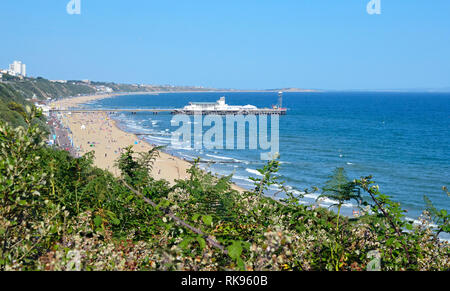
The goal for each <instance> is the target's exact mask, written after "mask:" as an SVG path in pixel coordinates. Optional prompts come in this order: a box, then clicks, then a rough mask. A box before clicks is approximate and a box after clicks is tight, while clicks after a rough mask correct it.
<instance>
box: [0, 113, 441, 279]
mask: <svg viewBox="0 0 450 291" xmlns="http://www.w3.org/2000/svg"><path fill="white" fill-rule="evenodd" d="M39 114H40V113H39V111H37V110H36V109H30V108H29V109H27V111H26V118H25V120H26V123H27V125H26V126H25V127H17V128H13V127H11V126H10V125H8V124H5V123H0V174H1V176H0V203H1V206H0V269H1V270H212V271H214V270H292V271H299V270H332V271H344V270H358V271H359V270H366V269H367V268H368V266H370V265H371V261H372V257H371V255H370V254H371V252H373V251H377V252H379V253H380V255H381V269H382V270H449V267H450V261H449V256H448V253H449V245H448V243H447V242H444V241H441V240H439V239H438V237H437V236H438V234H439V233H440V232H445V231H448V215H447V213H446V212H445V210H444V211H441V210H437V209H436V208H434V206H432V204H431V201H428V202H429V203H428V211H427V212H425V213H424V215H423V216H422V217H421V219H422V224H419V225H415V224H412V223H410V222H408V221H406V220H405V218H404V215H403V210H402V209H401V208H400V206H399V204H398V203H396V202H394V201H392V200H391V199H390V197H388V196H387V195H384V194H382V193H381V192H380V190H379V187H378V186H376V185H375V184H374V182H373V180H372V177H363V178H360V179H356V180H353V181H350V180H349V179H348V178H347V177H346V175H345V172H344V171H343V170H342V169H337V170H336V171H335V173H334V174H333V175H332V176H331V178H330V181H328V182H327V184H326V185H325V186H324V187H323V189H322V190H323V191H322V195H323V196H326V197H329V198H332V199H334V200H335V201H337V207H338V211H337V213H334V212H332V211H329V210H328V209H324V208H316V207H314V206H309V205H305V204H303V203H302V202H301V198H302V195H297V194H294V193H292V192H290V190H289V189H288V188H287V187H284V184H283V182H282V181H279V176H277V175H274V174H275V173H276V172H277V171H278V169H279V166H280V163H279V162H278V161H277V160H274V161H270V162H269V163H268V164H267V165H266V166H265V167H264V168H263V169H261V170H260V173H261V175H262V177H261V178H259V179H254V184H255V189H254V190H253V191H245V192H243V193H241V192H238V191H236V190H234V189H233V187H232V183H231V176H228V177H219V176H216V175H214V174H212V173H210V172H206V171H204V170H201V169H199V167H198V161H196V162H195V163H194V164H193V165H192V167H191V169H190V170H189V172H188V174H189V178H188V179H186V180H178V181H176V183H175V185H172V186H171V185H169V183H168V182H167V181H162V180H156V179H154V178H153V177H152V176H151V175H150V169H151V167H152V165H153V163H154V161H155V158H156V157H157V155H158V150H160V149H159V148H157V149H154V150H152V151H150V152H147V153H141V154H137V153H135V152H134V151H133V149H132V147H129V148H127V149H125V151H124V152H123V153H122V155H121V157H120V158H119V159H118V161H117V167H118V168H119V169H120V170H121V173H122V175H121V177H119V178H118V177H114V176H113V175H112V174H111V173H110V172H108V171H104V170H101V169H98V168H96V167H94V166H93V154H92V153H89V154H86V155H85V156H83V157H80V158H73V157H71V156H70V155H69V154H68V153H67V152H65V151H60V150H58V149H55V148H51V147H48V146H46V145H45V142H44V141H45V137H44V135H45V134H44V133H43V131H42V130H40V129H39V127H38V125H37V124H35V123H33V120H34V119H35V118H37V117H38V116H39ZM274 184H278V185H280V191H281V192H283V194H284V195H283V196H282V197H283V198H281V199H279V200H276V199H274V198H270V197H268V196H266V195H265V194H267V193H266V191H267V190H268V188H269V186H270V185H274ZM350 199H354V200H357V201H358V202H361V201H362V202H364V203H365V205H361V210H362V211H363V213H362V215H361V216H360V217H358V218H348V217H344V216H342V215H340V208H341V207H342V205H343V204H344V202H346V201H348V200H350ZM363 206H366V207H365V208H363ZM431 222H434V223H435V224H436V225H437V227H435V228H433V227H430V225H431Z"/></svg>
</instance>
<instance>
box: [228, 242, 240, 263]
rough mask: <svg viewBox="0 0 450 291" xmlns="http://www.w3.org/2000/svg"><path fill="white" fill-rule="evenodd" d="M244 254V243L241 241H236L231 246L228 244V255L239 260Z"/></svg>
mask: <svg viewBox="0 0 450 291" xmlns="http://www.w3.org/2000/svg"><path fill="white" fill-rule="evenodd" d="M241 254H242V244H241V242H240V241H234V242H233V243H232V244H231V245H230V246H228V255H229V256H230V257H231V258H232V259H234V260H237V259H238V258H239V257H240V256H241Z"/></svg>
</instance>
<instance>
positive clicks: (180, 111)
mask: <svg viewBox="0 0 450 291" xmlns="http://www.w3.org/2000/svg"><path fill="white" fill-rule="evenodd" d="M58 112H63V113H69V112H70V113H118V112H130V113H134V114H136V113H138V112H150V113H153V114H158V113H164V112H165V113H171V114H185V115H286V109H270V108H262V109H252V110H226V111H223V110H204V111H197V110H185V109H116V108H115V109H51V110H50V113H58Z"/></svg>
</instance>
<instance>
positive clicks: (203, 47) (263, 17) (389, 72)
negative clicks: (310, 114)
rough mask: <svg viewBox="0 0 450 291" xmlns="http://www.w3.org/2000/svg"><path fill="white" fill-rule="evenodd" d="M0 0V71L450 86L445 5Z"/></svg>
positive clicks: (237, 83)
mask: <svg viewBox="0 0 450 291" xmlns="http://www.w3.org/2000/svg"><path fill="white" fill-rule="evenodd" d="M80 1H81V14H79V15H78V14H73V15H71V14H68V13H67V10H66V5H67V4H68V3H69V2H70V1H69V0H41V1H30V0H2V1H0V19H1V20H2V29H1V33H0V68H7V67H8V64H10V63H12V62H13V61H14V60H21V61H23V62H24V63H26V64H27V71H28V74H29V75H31V76H34V77H37V76H42V77H45V78H48V79H57V80H61V79H64V80H66V79H68V80H73V79H77V80H79V79H89V80H95V81H113V82H122V83H145V84H172V85H193V86H205V87H214V88H236V89H271V88H287V87H296V88H307V89H325V90H353V89H355V90H390V89H412V90H416V89H443V88H446V89H449V90H450V17H449V15H450V1H449V0H432V1H430V0H380V1H381V14H379V15H377V14H375V15H370V14H368V13H367V9H366V6H367V4H368V3H369V1H370V0H226V1H225V0H223V1H219V0H142V1H140V0H129V1H123V0H122V1H120V0H80Z"/></svg>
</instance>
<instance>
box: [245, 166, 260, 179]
mask: <svg viewBox="0 0 450 291" xmlns="http://www.w3.org/2000/svg"><path fill="white" fill-rule="evenodd" d="M245 170H246V171H247V172H249V173H250V174H253V175H256V176H261V177H262V174H261V173H260V172H258V171H257V170H253V169H249V168H247V169H245Z"/></svg>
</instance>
